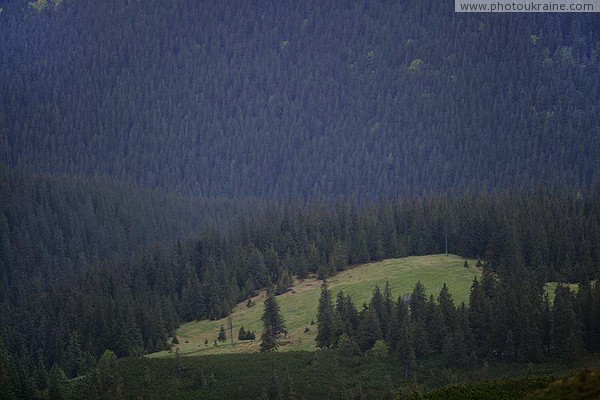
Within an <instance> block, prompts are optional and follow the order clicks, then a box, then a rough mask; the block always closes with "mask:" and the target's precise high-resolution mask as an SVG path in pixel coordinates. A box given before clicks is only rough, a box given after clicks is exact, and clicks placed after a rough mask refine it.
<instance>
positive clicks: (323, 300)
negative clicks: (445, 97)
mask: <svg viewBox="0 0 600 400" xmlns="http://www.w3.org/2000/svg"><path fill="white" fill-rule="evenodd" d="M334 313H335V311H334V308H333V302H332V299H331V292H330V291H329V288H328V287H327V281H326V280H323V283H322V285H321V297H320V298H319V307H318V309H317V337H316V338H315V341H316V342H317V347H319V348H329V347H333V346H334V344H335V337H334V335H335V332H334V329H335V327H334V320H335V316H334Z"/></svg>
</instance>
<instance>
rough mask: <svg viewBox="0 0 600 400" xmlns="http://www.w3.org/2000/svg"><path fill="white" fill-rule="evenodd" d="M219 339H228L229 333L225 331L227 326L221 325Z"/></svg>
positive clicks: (221, 340)
mask: <svg viewBox="0 0 600 400" xmlns="http://www.w3.org/2000/svg"><path fill="white" fill-rule="evenodd" d="M217 340H218V341H219V342H224V341H226V340H227V333H225V327H224V326H223V325H221V329H219V336H217Z"/></svg>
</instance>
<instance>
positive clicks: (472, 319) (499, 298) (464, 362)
mask: <svg viewBox="0 0 600 400" xmlns="http://www.w3.org/2000/svg"><path fill="white" fill-rule="evenodd" d="M483 271H484V273H483V277H482V279H481V280H478V279H477V278H475V279H474V280H473V284H472V286H471V291H470V295H469V304H468V305H467V304H464V303H462V304H460V305H455V304H454V301H453V298H452V295H451V293H450V289H449V288H448V287H447V286H446V284H444V286H443V288H442V289H441V290H440V292H439V294H437V296H434V294H433V293H431V294H429V295H428V294H427V292H426V289H425V287H424V286H423V285H422V284H421V283H420V282H417V283H416V285H415V287H414V289H413V291H412V293H411V294H408V295H404V296H403V295H400V296H399V297H397V298H394V297H393V294H392V292H391V290H390V287H389V285H387V284H386V286H385V288H384V290H383V291H381V290H380V288H379V287H377V288H376V289H375V290H374V292H373V296H372V298H371V300H370V302H369V303H368V304H366V303H365V304H364V305H363V306H362V307H361V308H360V310H359V309H358V308H357V307H356V306H355V305H354V303H353V301H352V299H351V298H350V296H348V295H344V293H343V292H342V291H340V292H339V293H338V294H337V296H336V299H335V302H334V300H333V298H332V293H331V291H330V290H329V288H328V286H327V282H326V281H323V284H322V286H321V296H320V299H319V305H318V310H317V329H318V331H317V337H316V339H315V340H316V343H317V346H318V347H320V348H324V349H328V348H336V349H338V350H339V351H340V352H341V353H342V354H344V355H346V356H352V355H359V354H364V353H372V354H374V355H376V356H382V357H386V358H389V359H391V360H393V361H394V363H396V364H397V365H398V367H399V368H400V369H401V371H402V373H403V375H404V376H405V377H406V378H410V377H412V376H413V374H415V372H416V371H417V370H418V363H419V362H421V361H422V360H424V359H427V358H430V357H438V358H440V359H441V360H442V361H443V364H444V365H445V366H446V367H459V368H460V367H468V366H473V365H477V364H482V363H484V362H487V361H489V360H502V361H506V362H512V361H526V362H540V361H542V360H547V359H549V358H576V357H580V356H581V355H582V354H584V353H585V352H590V353H597V352H598V351H599V350H600V335H599V333H598V332H599V328H600V322H599V321H600V285H598V284H597V283H595V284H592V283H590V282H585V283H582V284H581V285H580V286H579V290H577V291H576V292H573V291H572V290H571V289H570V288H569V287H568V286H564V285H559V286H557V288H556V290H555V297H554V299H553V300H552V301H550V300H549V298H548V293H546V292H545V290H544V283H543V282H540V281H537V280H536V279H535V278H534V276H533V274H531V272H530V271H519V272H515V273H511V274H509V275H505V276H503V277H502V278H500V277H499V276H498V275H497V274H496V273H494V272H492V271H491V270H490V269H488V268H487V267H486V266H485V265H484V266H483Z"/></svg>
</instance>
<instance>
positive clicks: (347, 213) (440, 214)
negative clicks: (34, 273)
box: [0, 190, 600, 385]
mask: <svg viewBox="0 0 600 400" xmlns="http://www.w3.org/2000/svg"><path fill="white" fill-rule="evenodd" d="M446 228H447V229H446ZM446 232H447V234H448V244H449V248H450V249H451V251H452V252H454V253H457V254H460V255H464V256H469V257H475V258H482V259H484V260H485V264H484V265H485V267H484V268H485V270H486V271H488V272H489V273H490V274H494V276H495V277H496V278H495V279H497V280H498V283H497V286H498V294H490V293H489V292H485V293H478V292H476V291H475V292H474V294H473V295H472V296H477V295H479V296H480V297H479V298H477V300H478V303H472V304H471V305H470V307H471V308H473V310H476V308H474V307H480V312H481V313H482V314H483V315H484V316H481V318H482V319H484V320H485V318H488V317H489V315H490V314H489V313H490V312H491V311H490V309H489V308H488V307H491V306H492V305H494V307H497V309H498V310H500V309H502V310H504V313H502V314H499V313H495V314H494V316H495V318H497V319H495V321H497V322H498V324H496V325H494V326H493V329H494V331H493V332H494V335H495V336H492V337H493V338H494V340H501V342H500V344H498V343H497V342H490V343H494V345H495V346H497V347H492V345H491V344H490V343H488V342H487V340H493V339H490V338H488V335H491V334H489V333H488V331H487V330H486V329H487V328H486V329H484V332H483V333H477V332H476V331H475V332H476V333H473V335H477V334H480V335H483V336H482V337H478V336H474V337H478V338H479V339H478V340H486V342H485V346H487V347H485V351H487V352H488V353H486V354H487V355H490V356H493V355H494V354H493V353H489V352H490V351H491V350H490V349H504V348H505V347H504V346H508V345H507V344H506V341H508V340H509V339H508V338H507V337H506V335H509V333H508V332H509V330H510V331H511V332H512V335H513V337H512V339H511V340H512V341H514V344H513V345H512V346H514V347H515V348H514V354H513V353H511V354H512V356H513V357H515V358H516V357H518V356H519V355H520V354H521V353H519V352H520V351H521V350H523V349H524V348H525V347H527V346H528V345H527V343H529V342H528V340H529V338H528V337H527V336H526V335H528V334H530V332H535V334H536V335H538V334H542V333H543V332H545V331H546V330H545V327H544V326H542V325H539V324H541V323H542V322H543V321H550V320H549V319H542V317H541V316H540V315H539V314H538V311H540V310H544V308H543V307H544V305H548V303H547V301H545V300H544V298H543V291H542V286H543V283H544V282H547V281H553V280H557V281H562V282H589V281H593V280H596V279H598V270H599V269H598V265H599V262H600V254H599V253H598V248H597V246H592V244H591V243H596V242H597V240H598V238H599V235H600V194H599V193H598V192H594V193H592V194H590V195H586V196H583V195H580V194H570V193H562V194H561V193H556V194H552V193H547V192H545V191H543V190H540V191H539V192H535V193H533V194H526V193H517V192H510V193H506V194H501V193H497V194H487V195H485V194H481V195H477V196H472V195H464V196H460V197H454V196H453V197H449V196H436V197H428V198H425V199H405V200H397V201H387V200H382V201H381V202H380V203H379V204H376V205H371V206H362V207H356V206H352V205H350V204H348V203H338V204H337V205H336V206H327V205H323V206H321V207H315V206H310V207H304V208H300V207H283V208H282V209H272V210H271V211H268V212H267V215H266V216H265V217H264V218H256V219H254V220H252V219H248V220H247V221H245V222H242V223H239V224H237V225H234V226H232V227H231V228H229V229H227V230H226V231H225V232H223V233H221V232H219V231H217V230H207V231H206V232H205V233H204V234H202V235H201V237H200V238H199V239H197V240H190V241H183V242H181V241H178V242H177V243H176V244H175V245H174V246H173V247H172V248H171V249H166V250H165V249H161V247H155V248H154V249H152V250H151V251H149V252H147V253H143V254H141V255H138V256H135V257H132V258H130V259H128V260H126V261H122V262H116V263H113V264H111V263H107V264H106V265H105V266H103V267H98V268H95V269H93V270H89V271H86V272H85V273H82V274H80V277H79V278H78V279H77V282H76V283H75V284H62V285H61V284H60V282H56V284H55V285H53V286H51V287H50V288H48V289H47V290H45V291H39V292H38V293H29V294H28V295H27V296H24V298H22V299H21V301H12V298H13V297H12V296H11V286H10V285H6V284H5V285H3V287H4V288H7V287H8V290H7V294H6V295H5V296H4V301H3V305H2V306H3V312H2V313H1V315H2V321H0V322H2V326H3V330H4V334H3V336H4V346H6V347H7V348H8V349H9V353H10V354H11V357H12V358H11V359H12V360H18V362H17V364H18V365H21V368H23V371H21V372H20V373H21V374H22V375H23V376H27V375H32V376H35V375H36V371H37V370H38V369H42V368H44V367H46V368H49V367H50V366H51V365H53V364H55V365H60V366H61V368H62V369H63V370H64V371H65V372H66V373H67V376H68V377H74V376H77V375H78V374H84V373H85V371H87V369H89V368H91V366H92V365H93V362H94V360H95V359H97V357H99V356H100V355H101V354H102V353H103V352H104V351H105V350H111V351H113V352H115V353H116V355H117V356H127V355H138V354H142V353H144V352H152V351H158V350H162V349H165V348H166V339H167V337H168V336H169V335H171V334H172V333H173V332H174V330H175V328H176V327H177V326H178V324H179V323H180V322H181V321H190V320H193V319H204V318H210V319H218V318H222V317H225V316H226V315H227V314H228V313H229V312H230V310H231V307H232V306H233V305H234V304H236V303H237V302H240V301H243V300H245V299H246V298H248V296H249V295H251V294H253V293H254V292H255V291H256V290H258V289H260V288H263V287H269V286H271V285H275V287H276V288H277V290H278V291H279V292H282V291H285V290H286V285H288V284H289V282H290V279H289V275H290V274H293V275H296V276H299V277H304V276H307V275H308V274H310V273H317V274H320V275H322V276H324V277H326V276H328V275H331V274H334V273H335V272H337V271H339V270H343V269H345V268H347V267H348V266H349V265H352V264H356V263H363V262H368V261H372V260H380V259H383V258H390V257H402V256H407V255H414V254H429V253H439V252H442V251H443V249H444V246H445V240H446V234H445V233H446ZM494 282H496V281H494ZM481 287H482V288H485V290H491V291H494V290H495V289H494V288H491V289H490V288H487V284H486V283H485V282H482V285H481ZM584 295H585V296H588V297H584ZM413 297H414V296H413ZM597 297H598V296H597V288H595V287H594V289H593V290H592V287H589V286H588V289H585V288H584V289H581V291H580V295H579V297H577V300H574V299H573V298H572V295H571V293H570V292H569V293H566V292H564V291H563V290H562V289H560V290H558V291H557V296H556V300H555V303H554V307H555V308H553V309H552V310H547V311H548V312H557V313H558V312H561V313H562V312H564V313H566V314H567V316H566V317H564V318H572V319H573V320H572V321H571V320H569V321H571V322H572V323H573V324H575V322H573V321H575V319H576V321H580V322H581V323H582V324H584V325H583V327H582V329H585V330H584V331H581V333H577V334H578V335H579V336H577V338H579V339H580V340H583V343H584V344H585V346H586V347H584V344H582V345H581V346H579V347H578V348H580V349H584V348H585V349H587V350H589V351H597V346H598V345H597V338H596V336H597V335H596V333H597V327H596V325H595V324H597V321H598V320H599V319H598V318H597V304H596V303H597V300H598V299H597ZM415 298H416V297H415ZM559 299H564V301H563V302H562V303H561V302H558V301H559ZM472 302H473V299H472ZM430 303H431V302H430ZM563 303H564V304H563ZM575 303H576V304H577V307H576V306H575ZM432 304H433V303H432ZM558 305H562V307H564V310H562V309H560V310H559V311H555V310H556V307H557V306H558ZM423 307H426V304H423ZM431 307H433V305H431ZM436 307H437V306H436ZM578 307H586V308H585V310H586V311H585V312H579V313H578V310H583V308H578ZM453 308H454V305H452V306H451V307H449V308H448V309H449V310H451V309H453ZM471 308H469V310H471ZM587 310H590V311H589V312H588V311H587ZM592 310H593V311H592ZM448 312H451V313H457V315H458V313H459V311H456V310H455V311H448ZM461 312H462V313H463V314H464V315H467V314H466V313H467V310H466V309H465V310H463V311H461ZM463 314H461V315H463ZM368 315H369V314H367V316H368ZM464 315H463V316H464ZM561 315H562V314H561ZM371 317H372V319H373V320H372V321H369V324H370V325H372V324H374V323H375V322H373V321H376V318H375V316H373V315H371ZM529 317H531V318H532V319H531V320H530V319H529ZM534 317H535V318H534ZM457 318H458V317H457ZM501 318H505V319H501ZM486 321H487V320H486ZM518 321H522V322H521V323H517V322H518ZM527 321H530V322H527ZM552 321H556V319H552ZM91 322H93V323H91ZM479 323H481V324H485V323H482V322H481V321H479ZM578 323H579V322H578ZM523 324H525V325H523ZM529 324H533V325H529ZM486 326H487V325H486ZM523 326H525V327H526V328H525V327H523ZM509 327H511V328H509ZM364 329H365V330H366V329H367V327H365V328H364ZM423 329H425V328H423ZM473 329H474V328H473ZM526 329H530V330H529V331H528V330H526ZM377 332H380V333H377ZM383 332H385V330H384V331H381V329H376V330H375V333H374V334H373V335H374V336H373V338H374V339H375V340H376V339H377V338H379V337H382V335H383ZM569 332H571V331H568V332H567V333H565V335H567V338H568V337H569V336H568V335H569V334H570V333H569ZM578 332H579V331H578ZM584 332H587V336H583V335H584ZM365 334H366V332H365ZM590 335H591V336H590ZM417 337H421V336H419V335H417ZM498 338H500V339H498ZM439 340H442V339H439ZM456 340H457V341H459V339H456ZM473 340H475V339H473ZM561 340H563V341H564V340H566V339H565V338H564V337H563V338H562V339H561ZM373 343H374V341H373ZM373 343H370V344H369V345H367V344H364V345H363V347H359V349H361V350H363V351H364V350H368V349H369V348H370V347H369V346H370V345H373ZM440 343H444V342H440ZM461 343H462V342H461ZM540 343H541V344H545V343H547V342H544V341H543V339H542V338H540ZM561 343H563V342H561ZM480 345H481V346H484V344H480ZM439 346H441V344H439ZM498 346H499V347H498ZM557 346H558V345H557ZM560 346H566V345H565V344H564V343H563V344H561V345H560ZM560 346H559V347H558V348H559V349H561V350H560V351H559V353H562V351H563V350H562V349H563V347H560ZM440 349H441V347H438V351H441V350H440ZM474 349H478V348H477V347H474ZM423 351H424V350H423ZM456 351H457V352H458V351H459V350H456ZM473 351H476V350H473ZM482 351H484V350H482ZM511 351H512V350H511ZM540 351H541V350H540ZM549 351H550V350H548V351H546V352H544V351H541V352H540V353H539V354H537V353H536V354H537V355H536V357H537V358H536V359H541V358H542V357H543V356H544V355H547V354H554V353H549ZM501 354H506V353H505V351H502V353H501ZM569 354H570V353H569ZM528 355H529V353H527V356H528ZM467 356H468V355H465V357H467ZM32 385H33V383H32Z"/></svg>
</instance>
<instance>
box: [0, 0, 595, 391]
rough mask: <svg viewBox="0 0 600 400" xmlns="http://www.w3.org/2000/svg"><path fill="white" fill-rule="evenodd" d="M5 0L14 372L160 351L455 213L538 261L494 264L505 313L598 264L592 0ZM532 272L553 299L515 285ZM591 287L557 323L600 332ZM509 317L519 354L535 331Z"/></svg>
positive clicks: (77, 369) (2, 313)
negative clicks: (528, 4) (530, 9)
mask: <svg viewBox="0 0 600 400" xmlns="http://www.w3.org/2000/svg"><path fill="white" fill-rule="evenodd" d="M0 7H1V8H0V34H1V36H0V37H1V38H2V39H0V162H1V164H2V165H0V372H2V373H3V374H1V375H2V376H4V377H5V378H0V395H1V394H2V393H5V394H6V393H9V392H10V393H12V394H16V395H18V396H19V397H32V398H35V397H36V396H39V395H40V393H42V394H43V393H46V391H47V387H48V384H49V383H48V371H51V369H52V367H53V366H56V368H60V369H61V370H62V371H64V373H65V374H66V376H67V377H76V376H78V375H83V374H86V373H88V371H91V370H92V369H93V368H94V365H95V362H96V360H97V359H98V358H99V357H100V356H101V355H102V354H103V352H104V351H106V350H111V351H113V352H115V353H116V354H117V356H129V355H141V354H144V353H147V352H152V351H157V350H162V349H164V348H165V346H166V339H167V337H168V336H169V335H170V334H172V333H173V332H174V330H175V329H176V328H177V326H178V325H179V324H180V323H181V322H184V321H189V320H193V319H202V318H213V319H214V318H221V317H223V316H226V315H227V313H228V312H229V310H230V309H231V307H233V306H234V305H235V304H236V303H237V302H239V301H243V300H245V299H247V298H248V296H249V295H250V294H252V293H254V292H255V291H257V290H260V289H262V288H264V287H268V286H271V285H273V286H274V287H275V290H276V291H284V290H286V288H287V287H288V286H289V285H290V282H291V280H292V277H293V276H299V277H304V276H307V275H308V274H311V273H316V274H318V275H319V276H321V277H325V276H328V275H332V274H334V273H335V272H337V271H339V270H342V269H345V268H347V267H348V266H349V265H353V264H358V263H363V262H367V261H373V260H380V259H383V258H389V257H403V256H408V255H417V254H430V253H439V252H443V250H444V249H445V240H446V237H447V238H448V244H449V250H450V251H451V252H452V253H455V254H459V255H462V256H465V257H472V258H477V259H479V260H480V261H481V263H482V264H481V265H482V266H483V267H484V268H485V270H486V271H487V272H488V273H489V274H491V275H492V276H494V277H495V278H496V279H498V280H499V281H498V282H505V283H506V282H517V281H519V282H521V284H519V285H517V284H514V285H512V286H510V285H507V284H502V283H498V285H499V287H500V288H502V292H501V293H502V294H503V296H504V295H506V296H507V298H511V297H510V296H514V297H512V299H513V300H510V302H509V303H510V304H512V305H514V307H513V308H510V307H504V304H503V303H502V302H501V299H500V298H499V297H498V298H497V297H494V296H491V295H489V296H488V300H489V301H490V302H491V303H490V304H492V303H493V304H494V307H497V309H498V310H505V311H506V313H507V315H506V318H505V319H502V318H504V316H503V315H502V314H498V313H496V314H495V315H496V317H498V318H500V320H502V321H504V322H505V321H510V324H512V325H513V326H514V325H515V324H517V325H518V323H517V322H515V321H513V320H512V319H511V318H510V317H509V316H508V313H511V315H518V316H522V318H520V321H521V322H522V321H525V320H527V319H529V320H536V321H542V319H540V318H538V316H537V314H535V313H536V312H537V311H540V310H542V309H543V307H544V302H543V295H542V292H541V291H535V290H537V289H539V288H541V286H542V285H543V283H544V282H548V281H560V282H569V283H585V282H589V281H593V280H595V279H598V274H599V271H600V249H599V248H598V243H600V191H599V190H600V189H599V188H600V186H599V185H600V179H599V178H600V175H599V172H598V171H600V123H599V121H598V116H599V112H600V22H599V20H598V19H597V18H593V16H589V15H584V14H511V15H508V14H507V15H484V14H481V15H475V14H454V12H453V4H452V3H451V2H447V3H439V2H435V1H433V0H425V1H385V0H378V1H366V0H360V1H336V2H329V3H328V2H317V1H303V2H295V1H288V0H283V1H277V2H269V1H257V2H243V1H227V2H202V1H201V2H198V1H192V0H173V1H168V2H165V1H155V0H148V1H124V0H106V1H102V2H100V3H99V2H93V1H89V0H71V1H68V0H65V1H55V0H52V1H48V2H44V1H38V2H36V3H35V4H30V3H28V2H27V1H21V0H18V1H17V0H13V1H4V2H2V1H0ZM592 286H593V285H592ZM532 288H536V289H535V290H533V289H532ZM561 290H562V289H561ZM586 290H587V289H586ZM524 291H533V292H534V293H537V294H538V295H539V296H537V295H536V296H537V297H535V299H534V300H535V302H536V303H535V304H537V306H539V308H538V309H533V311H532V309H523V308H521V307H520V306H518V305H517V304H519V302H520V300H518V299H525V300H523V301H529V300H531V299H529V298H523V297H522V296H521V297H519V296H520V294H519V293H521V294H522V292H524ZM583 293H584V295H585V296H587V297H584V296H580V297H579V298H578V299H579V300H577V299H575V298H574V297H573V298H571V297H569V296H570V293H569V294H567V293H566V292H564V291H563V292H561V294H560V296H561V297H560V298H562V299H565V300H564V302H563V304H566V306H565V307H566V309H567V311H566V312H565V313H562V314H560V315H562V316H564V315H568V316H567V317H565V318H566V319H568V320H569V321H571V322H573V321H579V322H573V324H575V325H577V324H582V326H583V327H587V328H585V329H588V330H587V331H586V330H582V329H579V328H577V329H579V330H577V329H575V328H573V329H571V330H569V331H568V332H567V333H564V332H563V333H564V334H563V336H564V335H575V336H576V337H577V338H579V339H581V340H580V342H581V343H580V344H581V345H580V346H576V347H577V348H578V349H579V350H578V351H583V350H585V351H591V352H593V351H597V349H598V338H597V337H596V336H593V335H592V334H591V333H589V332H590V331H594V329H597V327H596V325H593V323H592V322H589V321H588V322H586V321H587V320H584V319H583V311H581V310H586V311H585V313H587V314H589V315H592V318H596V317H598V319H596V320H600V317H599V316H600V305H599V304H600V303H599V301H600V300H598V293H600V291H598V290H597V289H593V288H592V287H590V288H589V290H587V291H584V292H583ZM502 298H504V297H502ZM528 299H529V300H528ZM482 301H483V300H482ZM486 301H487V300H486ZM578 302H579V303H578ZM582 302H585V306H583V305H581V304H583V303H582ZM484 303H485V301H484ZM395 307H400V306H399V305H398V306H395ZM565 307H563V308H565ZM398 309H399V308H398ZM495 309H496V308H494V310H495ZM465 310H466V309H465ZM465 310H463V312H466V311H465ZM536 310H537V311H536ZM578 310H579V311H578ZM456 312H457V313H459V312H461V311H460V310H459V309H457V311H456ZM486 312H489V309H488V310H487V311H486ZM540 312H541V311H540ZM532 313H533V314H535V315H534V316H533V317H532V315H533V314H532ZM573 313H575V314H573ZM365 315H367V314H365ZM465 315H466V314H465ZM486 315H488V314H486ZM549 315H550V314H549ZM536 318H538V319H536ZM549 318H550V317H549ZM544 321H546V320H544ZM504 322H503V323H504ZM540 323H541V322H540ZM586 324H587V325H586ZM458 325H460V324H458V323H457V325H456V326H458ZM506 325H509V323H506ZM575 325H573V326H575ZM461 326H462V327H464V328H465V329H469V328H468V327H467V324H463V325H461ZM494 329H495V330H494V335H495V336H494V337H495V338H500V339H497V340H496V342H502V341H504V340H505V339H506V334H507V330H510V329H508V328H507V327H506V326H505V325H501V326H496V327H494ZM513 329H514V330H515V331H514V332H513V331H512V330H511V335H512V334H515V335H519V332H526V333H527V334H530V333H531V332H532V329H533V330H535V331H536V332H538V331H539V332H543V330H544V329H545V326H541V325H540V326H537V325H536V326H535V327H534V328H532V327H531V326H527V327H522V329H521V328H519V327H518V326H517V327H513ZM456 332H462V331H460V330H457V331H456ZM586 332H587V335H588V336H586ZM386 334H387V333H386ZM461 334H464V335H467V336H468V335H469V333H465V332H462V333H461ZM382 335H383V333H382ZM590 335H592V336H590ZM347 336H348V337H352V332H351V331H348V332H347ZM386 339H387V337H386ZM562 339H564V340H563V342H564V343H567V342H568V341H567V340H566V339H565V338H564V337H563V338H562ZM579 339H578V340H579ZM456 340H458V339H456ZM511 340H514V341H516V344H514V343H513V344H512V345H511V346H513V347H514V346H516V348H515V350H514V357H513V358H518V357H517V353H518V350H519V346H522V347H523V348H524V347H525V344H524V343H527V339H526V338H525V336H522V337H516V338H511ZM548 340H550V339H548ZM519 341H521V342H519ZM542 342H543V341H542ZM568 343H569V346H571V344H572V343H571V342H568ZM505 345H506V343H505V342H502V346H505ZM565 346H567V345H566V344H565ZM563 347H564V346H563ZM567 347H568V346H567ZM569 348H570V347H569ZM480 350H481V349H479V348H477V349H476V350H475V352H479V353H482V351H480ZM493 350H494V349H493V348H486V349H485V352H484V353H485V355H486V357H492V358H493V357H495V353H494V352H493ZM563 350H564V349H563V348H562V347H561V348H560V349H558V350H556V348H553V350H552V351H550V350H548V351H542V352H540V354H539V357H538V358H543V357H546V356H548V357H549V356H553V355H556V354H563V353H564V351H563ZM440 351H441V350H440ZM536 357H537V356H536ZM2 379H4V380H2ZM5 389H6V392H1V391H2V390H5Z"/></svg>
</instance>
